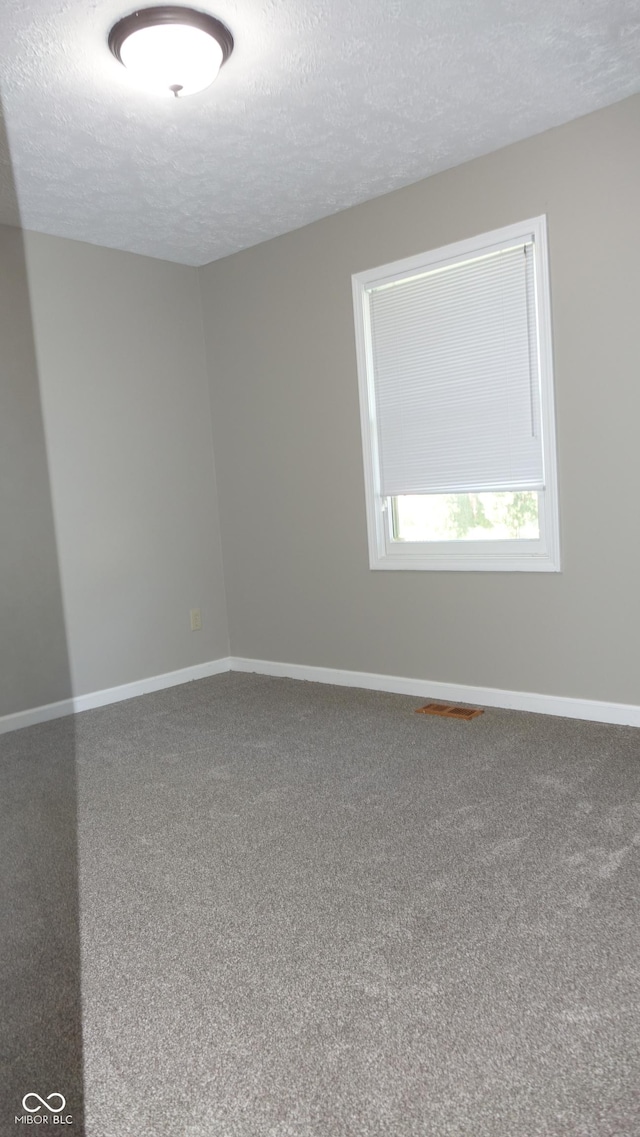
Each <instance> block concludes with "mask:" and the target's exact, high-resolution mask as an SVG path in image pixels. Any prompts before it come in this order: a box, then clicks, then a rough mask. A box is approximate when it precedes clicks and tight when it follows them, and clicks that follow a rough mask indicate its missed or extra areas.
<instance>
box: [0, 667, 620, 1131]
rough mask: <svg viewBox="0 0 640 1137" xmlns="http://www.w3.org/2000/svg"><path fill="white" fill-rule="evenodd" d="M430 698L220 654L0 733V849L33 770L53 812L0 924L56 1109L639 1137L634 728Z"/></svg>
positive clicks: (113, 1118)
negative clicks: (35, 973) (124, 692)
mask: <svg viewBox="0 0 640 1137" xmlns="http://www.w3.org/2000/svg"><path fill="white" fill-rule="evenodd" d="M424 701H425V700H424V698H423V699H412V698H408V697H405V696H400V695H389V694H384V693H378V692H370V691H363V690H352V689H347V688H340V687H331V686H324V685H319V684H312V683H304V682H299V681H294V680H287V679H273V678H267V677H264V676H255V675H243V674H228V675H220V676H216V677H214V678H211V679H206V680H201V681H199V682H197V683H191V684H188V685H185V686H182V687H176V688H173V689H171V690H168V691H162V692H158V693H156V694H152V695H146V696H144V697H143V698H140V699H134V700H130V701H128V702H125V703H120V704H117V705H113V706H109V707H104V708H101V709H99V710H94V711H91V712H87V713H84V714H81V715H78V716H76V717H75V719H73V720H59V721H57V722H52V723H47V724H42V725H41V726H36V727H31V728H29V729H28V730H24V731H20V732H17V733H16V734H14V735H5V736H4V737H3V738H2V739H0V754H1V755H2V769H3V771H4V772H5V774H4V775H3V776H5V777H8V778H9V781H10V784H11V786H13V799H12V797H11V795H8V797H6V796H5V795H4V794H3V799H5V800H15V797H16V794H17V796H18V798H20V799H21V800H22V812H21V811H20V810H19V809H18V810H16V808H15V807H13V812H12V813H11V815H10V817H11V819H12V825H13V836H12V837H10V839H9V844H8V850H9V853H8V855H9V856H11V848H12V842H14V843H15V842H16V833H15V830H16V826H19V825H22V826H23V827H24V826H25V825H26V826H27V829H28V825H29V821H30V817H31V818H32V816H33V807H32V806H30V803H29V792H31V793H34V792H36V796H37V794H38V793H40V796H41V797H42V795H43V794H44V798H43V800H44V802H45V805H46V800H47V793H48V794H49V795H54V797H55V799H56V803H57V804H56V807H55V811H53V812H52V817H53V821H55V818H56V817H57V818H58V820H59V821H60V825H61V826H62V829H63V835H62V837H61V836H59V835H58V836H56V826H55V824H53V822H50V833H49V837H48V838H47V841H48V842H49V844H50V846H51V847H52V848H53V853H52V854H51V857H50V859H49V862H47V858H46V856H44V855H41V856H40V857H39V858H35V860H34V858H33V857H32V860H31V870H30V871H31V877H32V878H33V879H31V883H30V884H28V887H27V883H28V882H27V883H25V881H26V877H25V871H26V870H24V867H23V870H21V871H22V877H21V876H20V871H18V870H17V869H16V872H15V873H14V884H15V883H16V882H17V883H18V884H20V887H21V888H23V889H25V888H26V889H27V891H28V890H29V888H30V889H31V890H32V895H31V898H29V897H28V896H27V897H25V896H21V898H20V899H19V901H18V902H17V903H16V904H15V905H14V907H13V908H10V909H9V910H8V911H7V910H6V909H5V917H4V920H5V923H8V924H9V926H10V928H11V929H12V932H11V935H10V936H9V938H8V941H7V943H8V946H9V957H10V960H12V961H13V964H12V966H13V970H11V967H10V969H9V976H10V977H11V975H13V979H14V981H15V990H16V991H18V993H19V999H20V1000H22V1002H23V1004H24V1006H23V1008H22V1014H23V1016H26V1018H29V1016H31V1020H33V1019H35V1020H36V1021H37V1022H38V1023H39V1024H40V1028H41V1029H44V1030H45V1033H46V1044H45V1045H42V1037H41V1039H40V1046H39V1049H38V1048H36V1050H37V1052H36V1051H34V1055H35V1057H34V1055H32V1058H31V1061H30V1062H27V1063H26V1065H27V1067H28V1068H29V1076H30V1077H31V1078H32V1079H35V1081H34V1083H33V1085H31V1084H29V1085H26V1084H25V1085H24V1091H25V1092H26V1090H27V1089H32V1090H34V1091H37V1092H38V1093H40V1094H43V1092H44V1091H45V1090H46V1092H47V1093H48V1092H50V1091H57V1092H60V1093H63V1094H66V1095H67V1097H68V1098H69V1101H70V1102H71V1103H72V1104H73V1103H74V1102H75V1101H77V1102H78V1112H77V1114H76V1115H74V1116H76V1120H75V1121H74V1123H73V1124H72V1125H69V1126H68V1127H67V1130H66V1131H67V1132H68V1133H75V1134H76V1137H77V1134H78V1133H79V1132H81V1131H82V1132H84V1131H85V1129H86V1133H87V1134H88V1137H134V1135H135V1137H383V1135H384V1137H614V1135H615V1137H634V1135H638V1134H640V1095H639V1091H638V1087H639V1085H640V1081H639V1077H638V1075H639V1073H640V1006H639V982H638V980H639V976H640V959H639V955H638V949H639V946H640V932H639V929H640V889H639V883H638V882H639V876H638V864H639V860H640V732H638V731H637V730H634V729H633V728H628V727H616V726H611V725H600V724H596V723H584V722H578V721H576V720H570V719H561V718H551V717H546V716H539V715H532V714H525V713H522V712H512V711H501V710H494V709H491V708H489V709H487V710H486V712H485V714H484V715H482V716H481V717H479V718H477V719H475V720H473V721H471V722H464V721H461V722H459V721H455V720H450V719H446V718H445V719H441V718H436V717H432V716H421V715H416V714H414V713H413V712H414V709H415V708H416V707H418V706H420V705H422V704H423V703H424ZM71 755H72V756H73V763H74V769H71ZM7 772H8V773H7ZM25 772H26V773H25ZM23 778H24V779H26V780H25V781H24V782H23ZM42 784H45V785H46V786H48V787H49V789H48V791H46V792H45V791H43V790H42V788H41V787H42ZM25 785H26V786H27V787H30V790H28V792H26V794H25V792H24V786H25ZM21 787H22V788H21ZM38 787H40V788H39V789H38ZM65 792H66V793H67V795H68V798H69V800H68V801H66V803H65V800H64V797H65ZM30 809H31V813H30V812H29V810H30ZM50 812H51V811H50ZM72 822H73V824H77V842H78V843H77V852H76V850H75V849H74V845H73V837H72V834H71V833H70V826H71V823H72ZM45 845H46V842H45ZM56 848H57V849H58V851H57V853H56ZM65 864H66V865H67V868H68V876H67V878H66V880H61V869H62V868H63V867H64V865H65ZM47 866H48V867H47ZM38 872H40V873H41V874H42V877H41V880H40V881H39V882H38V880H37V879H36V878H37V875H38ZM34 873H35V876H34ZM20 882H21V883H20ZM65 893H66V895H65ZM34 897H35V899H34ZM47 897H51V898H53V899H54V900H56V902H57V905H58V913H59V916H58V919H57V923H56V928H55V936H53V933H52V932H51V929H50V927H49V925H48V924H47V919H46V910H47ZM38 898H39V899H38ZM38 905H39V907H38ZM25 906H26V908H25ZM21 908H22V909H23V911H22V912H21ZM38 913H39V915H38ZM60 913H62V915H60ZM65 926H66V927H67V932H68V941H67V940H65V939H64V928H65ZM52 936H53V939H54V944H53V947H52V946H51V944H50V945H49V949H48V950H45V949H44V948H42V946H41V945H40V946H38V944H39V937H41V938H42V939H44V941H45V942H46V941H47V937H49V939H51V938H52ZM63 941H64V945H65V946H63V947H60V945H61V944H62V943H63ZM56 944H57V945H58V951H59V953H60V954H61V956H62V957H64V958H63V959H62V962H61V961H60V959H58V963H57V964H56V962H55V961H56ZM25 945H26V947H25ZM25 950H26V954H27V955H29V954H30V955H31V957H32V959H33V958H39V959H40V980H39V983H38V984H37V985H36V986H35V988H34V990H33V1000H32V999H31V998H30V997H29V992H28V990H27V988H26V987H25V983H24V982H22V983H21V982H17V981H16V976H17V975H18V974H19V973H20V967H21V964H20V956H22V959H23V960H24V955H25ZM38 952H39V953H40V955H39V956H38ZM65 953H66V956H65ZM47 967H49V968H50V971H49V972H47ZM65 976H66V978H65ZM47 981H50V982H49V984H48V987H47ZM52 983H53V984H54V985H55V983H57V984H59V985H61V987H62V993H63V996H64V998H63V1000H62V1002H63V1005H65V1006H67V1007H68V1012H69V1013H68V1021H66V1025H65V1017H64V1014H61V1007H60V997H59V996H58V995H55V996H54V995H52V994H51V990H50V988H51V984H52ZM47 989H49V995H48V996H47V995H46V991H47ZM34 1000H35V1001H36V1004H37V1005H40V1004H41V1006H40V1009H37V1005H36V1008H35V1009H34V1005H32V1004H33V1001H34ZM80 1000H81V1009H82V1055H81V1058H82V1061H81V1062H80V1063H79V1061H78V1057H79V1034H78V1018H79V1007H80ZM11 1006H12V1008H13V1009H12V1013H11V1016H10V1017H9V1019H8V1020H7V1019H6V1018H5V1019H4V1025H3V1028H2V1029H3V1034H4V1039H3V1050H4V1052H5V1054H6V1053H9V1051H10V1048H11V1039H10V1038H9V1039H8V1038H7V1035H10V1034H11V1032H12V1031H13V1032H14V1034H15V1032H16V1031H17V1033H18V1034H19V1033H20V1032H19V1030H18V1026H19V1021H20V1013H19V1011H20V1008H19V1006H16V1004H15V999H14V1000H13V1002H12V1004H11ZM47 1014H49V1015H50V1024H49V1028H47V1023H46V1021H44V1020H43V1015H44V1019H45V1020H46V1015H47ZM65 1039H66V1041H65ZM24 1040H25V1034H24V1031H23V1033H22V1036H21V1042H20V1045H21V1047H22V1048H23V1049H24ZM60 1040H62V1041H60ZM50 1051H53V1052H56V1051H58V1052H59V1054H58V1057H59V1059H60V1061H59V1062H58V1065H57V1067H56V1065H55V1063H54V1064H53V1066H54V1068H46V1065H45V1066H43V1067H42V1069H39V1068H38V1061H42V1062H45V1055H46V1054H47V1053H49V1052H50ZM8 1061H9V1068H10V1069H13V1067H11V1057H9V1059H8ZM48 1061H49V1067H51V1062H52V1060H51V1057H49V1059H48ZM65 1061H66V1062H67V1063H68V1064H69V1070H68V1084H67V1082H65V1080H64V1073H63V1072H62V1071H61V1070H60V1062H65ZM21 1077H22V1072H21V1071H20V1070H17V1072H16V1069H13V1075H12V1084H14V1096H15V1093H17V1089H16V1088H15V1087H18V1083H19V1086H20V1087H21V1086H22V1085H23V1084H24V1083H23V1081H20V1078H21ZM12 1108H13V1107H12ZM83 1117H84V1121H83ZM5 1119H6V1128H5V1129H4V1130H2V1128H1V1127H2V1124H4V1119H1V1118H0V1131H2V1132H7V1133H9V1132H11V1133H16V1132H18V1131H21V1127H19V1126H18V1124H16V1123H15V1122H14V1119H13V1115H11V1116H9V1113H8V1112H7V1113H6V1114H5ZM30 1130H31V1131H33V1127H30Z"/></svg>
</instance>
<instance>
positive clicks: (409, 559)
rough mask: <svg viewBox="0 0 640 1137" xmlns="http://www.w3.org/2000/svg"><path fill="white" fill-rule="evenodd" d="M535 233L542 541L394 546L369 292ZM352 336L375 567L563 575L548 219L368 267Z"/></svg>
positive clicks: (360, 276)
mask: <svg viewBox="0 0 640 1137" xmlns="http://www.w3.org/2000/svg"><path fill="white" fill-rule="evenodd" d="M532 234H533V238H534V245H535V257H536V262H535V263H536V273H535V282H536V307H537V313H538V337H539V338H538V358H539V367H540V391H541V403H542V417H541V427H542V439H543V456H544V468H545V489H544V492H543V493H541V494H540V498H539V500H540V514H539V516H540V540H539V541H524V540H518V541H451V542H445V541H434V542H422V541H421V542H409V541H402V542H399V541H392V540H391V519H390V517H389V510H388V509H387V503H386V501H385V500H384V499H383V498H382V496H381V493H380V473H379V463H378V453H377V429H376V419H375V415H376V409H375V392H374V382H373V360H372V357H371V337H370V328H369V304H368V294H367V289H368V288H371V287H372V286H374V285H380V284H382V283H388V282H389V281H391V280H393V279H394V278H396V277H404V276H407V275H408V274H409V273H411V272H412V271H423V270H424V269H425V268H430V267H433V266H435V265H436V264H441V265H444V264H446V263H447V261H450V260H454V259H458V258H459V257H461V256H465V255H467V254H471V255H478V254H480V253H482V252H485V251H489V250H490V249H491V248H492V246H501V245H503V244H504V243H505V242H507V241H511V240H513V241H514V242H516V241H519V240H526V239H527V238H529V237H530V236H531V235H532ZM352 288H353V306H354V316H355V333H356V358H357V365H358V387H359V393H360V422H361V430H362V448H363V456H364V480H365V496H366V509H367V532H368V540H369V565H370V567H371V568H372V569H400V570H403V569H404V570H413V571H415V570H441V571H442V570H444V571H447V572H450V571H456V570H462V571H465V572H468V571H478V572H487V571H498V572H560V541H559V514H558V487H557V464H556V431H555V411H554V393H553V354H552V340H551V297H550V287H549V256H548V246H547V225H546V217H545V216H544V215H543V216H540V217H534V218H531V219H530V220H528V221H523V222H521V223H518V224H516V225H508V226H505V227H504V228H503V229H495V230H493V231H492V232H490V233H483V234H481V235H479V236H477V237H474V238H471V239H468V240H464V241H457V242H456V243H455V244H451V245H447V246H445V247H443V248H439V249H433V250H431V251H429V252H426V253H421V254H419V255H418V256H414V257H407V258H406V259H404V260H399V261H394V262H393V263H392V264H388V265H383V266H382V267H380V268H374V269H367V270H366V271H365V272H359V273H356V274H354V276H353V277H352Z"/></svg>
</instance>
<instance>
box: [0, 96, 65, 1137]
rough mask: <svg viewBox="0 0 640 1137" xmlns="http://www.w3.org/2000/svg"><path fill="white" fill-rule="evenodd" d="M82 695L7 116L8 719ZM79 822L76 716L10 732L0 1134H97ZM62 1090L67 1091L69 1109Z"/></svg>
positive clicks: (2, 409) (0, 122) (0, 231)
mask: <svg viewBox="0 0 640 1137" xmlns="http://www.w3.org/2000/svg"><path fill="white" fill-rule="evenodd" d="M0 111H1V108H0ZM70 694H71V679H70V669H69V656H68V651H67V641H66V635H65V623H64V611H63V604H62V592H61V587H60V573H59V569H58V559H57V551H56V540H55V529H54V518H53V508H52V500H51V489H50V484H49V473H48V465H47V453H46V446H45V435H44V427H43V417H42V410H41V403H40V390H39V382H38V370H37V363H36V353H35V346H34V335H33V324H32V317H31V307H30V302H29V288H28V279H27V266H26V258H25V250H24V243H23V238H22V232H21V229H20V210H19V203H18V198H17V193H16V189H15V183H14V179H13V175H12V165H11V155H10V149H9V144H8V140H7V132H6V129H5V124H4V115H3V114H1V113H0V716H2V715H6V714H11V713H12V712H14V711H20V710H24V709H26V708H29V707H34V706H39V705H42V704H44V703H51V702H55V701H57V700H58V699H65V698H68V697H69V696H70ZM76 820H77V793H76V746H75V726H74V721H73V719H72V718H65V719H59V720H58V721H57V722H55V723H53V724H45V725H43V726H34V727H29V728H27V729H25V730H18V731H14V732H12V733H7V734H3V735H0V857H1V859H2V871H1V883H0V912H1V915H0V990H1V995H0V1085H1V1089H0V1134H5V1133H13V1134H15V1133H17V1132H20V1123H19V1124H16V1120H15V1119H16V1118H18V1119H20V1118H26V1117H27V1116H28V1115H30V1116H31V1119H32V1124H35V1123H39V1124H40V1125H41V1126H42V1124H43V1122H44V1115H45V1112H46V1110H45V1105H48V1106H50V1107H51V1112H50V1114H49V1115H47V1116H49V1120H50V1127H52V1125H53V1117H54V1112H53V1111H56V1112H55V1116H56V1118H57V1120H58V1123H59V1122H60V1120H61V1119H62V1118H63V1117H64V1118H68V1117H69V1116H71V1117H72V1118H73V1121H72V1123H71V1124H68V1125H67V1126H66V1127H65V1130H64V1131H65V1132H66V1133H73V1134H75V1135H76V1137H78V1135H79V1134H83V1133H84V1115H83V1076H82V1027H81V1004H80V932H79V906H78V858H77V827H76ZM27 1094H32V1095H38V1096H39V1098H42V1099H43V1103H44V1104H41V1103H40V1102H39V1100H38V1098H36V1097H30V1098H27V1099H26V1107H25V1105H23V1099H24V1098H25V1095H27ZM50 1095H63V1097H64V1099H65V1105H64V1108H63V1109H62V1110H61V1109H60V1102H61V1098H60V1097H56V1096H53V1097H50ZM47 1098H49V1099H50V1100H49V1101H48V1102H47ZM40 1118H42V1120H40ZM22 1124H25V1122H22ZM30 1131H32V1130H31V1129H30Z"/></svg>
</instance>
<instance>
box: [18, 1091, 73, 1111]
mask: <svg viewBox="0 0 640 1137" xmlns="http://www.w3.org/2000/svg"><path fill="white" fill-rule="evenodd" d="M28 1098H35V1099H36V1101H39V1102H40V1105H27V1099H28ZM51 1098H57V1099H58V1101H61V1102H62V1105H57V1106H53V1105H49V1102H50V1101H51ZM66 1104H67V1101H66V1098H63V1096H62V1094H49V1096H48V1098H47V1100H46V1101H45V1099H44V1098H41V1097H40V1094H32V1093H29V1094H25V1095H24V1097H23V1099H22V1108H23V1109H26V1111H27V1113H37V1112H38V1110H39V1109H42V1107H43V1106H44V1108H45V1109H47V1110H50V1111H51V1113H62V1111H63V1109H64V1107H65V1105H66Z"/></svg>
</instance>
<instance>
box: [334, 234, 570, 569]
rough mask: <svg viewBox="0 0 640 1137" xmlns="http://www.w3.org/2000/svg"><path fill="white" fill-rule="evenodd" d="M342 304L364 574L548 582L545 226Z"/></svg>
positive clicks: (390, 272) (439, 256)
mask: <svg viewBox="0 0 640 1137" xmlns="http://www.w3.org/2000/svg"><path fill="white" fill-rule="evenodd" d="M353 298H354V311H355V323H356V346H357V357H358V376H359V384H360V409H361V419H362V439H363V449H364V463H365V488H366V499H367V522H368V530H369V553H370V565H371V568H375V569H447V570H451V569H479V570H495V569H497V570H503V571H505V570H506V571H520V572H523V571H524V572H536V571H542V572H557V571H559V568H560V559H559V539H558V507H557V490H556V467H555V428H554V413H553V375H552V359H551V318H550V302H549V274H548V264H547V239H546V223H545V218H544V217H537V218H534V219H533V220H531V221H525V222H523V223H522V224H521V225H511V226H509V227H508V228H505V229H499V230H495V231H494V232H492V233H484V234H483V235H482V236H480V237H476V238H474V239H473V240H470V241H461V242H459V243H457V244H455V245H449V246H447V247H445V248H441V249H436V250H433V251H432V252H429V253H424V254H423V255H421V256H417V257H411V258H409V259H408V260H403V261H397V262H396V263H394V264H390V265H384V266H383V267H382V268H377V269H372V270H369V271H367V272H361V273H358V274H357V275H356V276H354V277H353Z"/></svg>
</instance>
